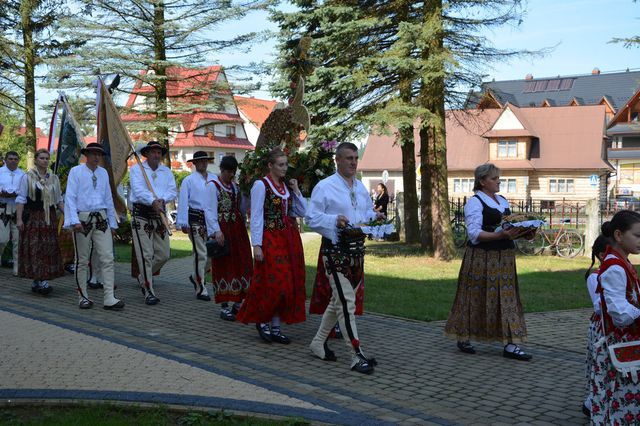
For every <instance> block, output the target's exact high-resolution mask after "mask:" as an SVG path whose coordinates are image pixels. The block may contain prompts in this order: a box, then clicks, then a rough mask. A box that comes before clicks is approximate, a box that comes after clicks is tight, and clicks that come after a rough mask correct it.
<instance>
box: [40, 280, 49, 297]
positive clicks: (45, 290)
mask: <svg viewBox="0 0 640 426" xmlns="http://www.w3.org/2000/svg"><path fill="white" fill-rule="evenodd" d="M52 291H53V287H51V286H50V285H49V282H48V281H47V280H43V281H40V284H39V285H38V288H37V289H36V292H37V293H39V294H42V295H43V296H46V295H47V294H49V293H51V292H52Z"/></svg>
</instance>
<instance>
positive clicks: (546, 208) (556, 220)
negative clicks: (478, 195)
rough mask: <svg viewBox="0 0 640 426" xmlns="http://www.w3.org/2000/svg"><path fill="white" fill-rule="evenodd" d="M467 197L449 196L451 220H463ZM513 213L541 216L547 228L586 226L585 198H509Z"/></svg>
mask: <svg viewBox="0 0 640 426" xmlns="http://www.w3.org/2000/svg"><path fill="white" fill-rule="evenodd" d="M466 202H467V197H461V198H460V197H459V198H450V199H449V203H450V204H449V206H450V217H451V221H452V222H456V221H460V222H463V221H464V210H463V209H464V205H465V203H466ZM509 204H510V207H511V212H512V213H513V214H520V213H525V214H526V213H531V214H535V215H537V216H540V217H543V218H544V219H545V220H546V221H547V226H548V227H549V228H555V227H558V226H560V225H561V224H564V226H565V227H566V228H572V229H579V230H582V229H584V228H585V227H586V223H587V216H586V214H585V207H586V205H587V201H586V200H582V201H574V200H567V199H564V198H563V199H559V200H534V199H527V200H511V201H510V202H509Z"/></svg>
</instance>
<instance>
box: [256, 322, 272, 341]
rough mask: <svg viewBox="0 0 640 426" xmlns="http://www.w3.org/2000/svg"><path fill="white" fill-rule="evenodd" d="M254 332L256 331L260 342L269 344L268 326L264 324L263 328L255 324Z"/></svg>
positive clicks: (269, 333)
mask: <svg viewBox="0 0 640 426" xmlns="http://www.w3.org/2000/svg"><path fill="white" fill-rule="evenodd" d="M256 330H258V334H259V335H260V338H261V339H262V340H264V341H265V342H267V343H271V332H270V330H269V326H268V325H266V324H265V325H264V327H262V326H260V323H256Z"/></svg>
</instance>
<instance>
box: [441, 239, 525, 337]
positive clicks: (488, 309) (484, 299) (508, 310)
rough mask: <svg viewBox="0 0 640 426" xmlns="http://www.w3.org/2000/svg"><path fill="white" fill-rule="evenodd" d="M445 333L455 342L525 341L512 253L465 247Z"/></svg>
mask: <svg viewBox="0 0 640 426" xmlns="http://www.w3.org/2000/svg"><path fill="white" fill-rule="evenodd" d="M444 331H445V334H446V335H447V336H449V337H453V338H455V339H457V340H458V341H465V340H482V341H498V342H502V343H503V344H507V343H521V342H523V341H525V340H526V337H527V328H526V326H525V323H524V314H523V309H522V304H521V303H520V291H519V290H518V276H517V273H516V257H515V251H514V249H512V248H509V249H504V250H484V249H482V248H477V247H472V246H468V247H467V249H466V250H465V252H464V258H463V260H462V266H461V267H460V274H459V276H458V290H457V292H456V297H455V300H454V302H453V306H452V307H451V312H450V313H449V319H448V320H447V324H446V326H445V329H444Z"/></svg>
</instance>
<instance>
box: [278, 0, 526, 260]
mask: <svg viewBox="0 0 640 426" xmlns="http://www.w3.org/2000/svg"><path fill="white" fill-rule="evenodd" d="M294 3H295V4H296V5H297V6H298V7H299V10H298V11H295V12H292V13H275V14H274V19H275V20H276V21H277V22H278V23H279V24H280V27H281V29H282V34H281V37H282V38H283V39H284V40H287V39H295V38H296V37H299V36H300V35H301V34H305V33H308V34H310V35H311V36H312V37H314V39H315V40H314V44H313V46H314V52H313V55H314V57H316V58H319V60H320V63H319V64H318V67H317V69H316V73H315V74H314V76H312V78H310V79H309V87H308V92H309V96H308V98H307V99H308V102H307V106H308V107H309V109H310V111H311V112H312V114H313V115H314V121H313V123H314V124H315V125H316V126H317V127H315V128H313V129H312V131H311V135H312V136H314V137H326V136H334V135H339V136H342V137H349V136H353V135H354V134H357V133H358V132H366V131H368V130H369V129H370V126H371V125H372V124H373V123H375V124H376V126H379V127H380V128H382V129H383V130H384V129H385V128H388V127H389V126H393V127H395V128H396V129H398V132H397V141H398V143H399V144H401V146H402V157H403V180H404V183H405V185H407V184H408V189H409V190H412V189H413V188H411V183H412V182H415V169H416V168H415V157H414V155H415V154H414V149H415V148H414V145H413V141H414V127H415V126H417V129H418V130H419V140H420V152H421V156H420V161H421V167H420V169H421V171H422V173H421V202H420V211H421V219H422V229H421V232H420V240H421V244H422V246H423V247H424V248H425V249H427V250H429V251H432V250H433V252H434V254H435V255H436V256H437V257H439V258H443V259H449V258H450V257H451V255H452V253H453V243H452V237H451V229H450V224H449V204H448V203H449V201H448V194H447V165H446V134H445V105H447V106H448V107H449V108H457V107H460V106H462V105H463V102H464V100H465V99H466V95H467V91H468V90H469V88H470V87H472V86H476V85H479V84H480V83H481V82H482V78H483V77H484V71H485V70H486V69H487V65H489V64H491V63H492V62H494V61H497V60H505V59H508V58H509V57H511V56H516V55H526V54H530V53H532V52H528V51H508V50H500V49H496V48H494V47H492V46H491V44H490V43H489V41H488V40H487V39H486V37H485V36H484V35H483V34H484V32H486V30H488V29H492V28H497V27H500V26H502V25H505V24H510V23H515V24H517V23H518V22H519V21H520V20H521V19H522V9H521V2H520V0H450V1H448V2H447V3H446V5H443V2H442V0H425V1H422V2H410V1H406V0H368V1H367V0H361V1H358V2H352V1H342V0H332V1H316V0H298V1H296V2H294ZM445 6H446V7H445ZM283 46H286V44H285V43H283ZM281 87H282V86H281ZM322 126H326V127H322ZM406 188H407V187H406ZM412 201H413V200H412ZM405 220H407V218H405Z"/></svg>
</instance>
